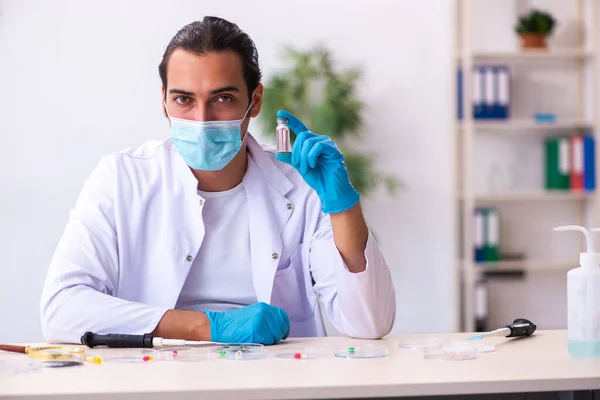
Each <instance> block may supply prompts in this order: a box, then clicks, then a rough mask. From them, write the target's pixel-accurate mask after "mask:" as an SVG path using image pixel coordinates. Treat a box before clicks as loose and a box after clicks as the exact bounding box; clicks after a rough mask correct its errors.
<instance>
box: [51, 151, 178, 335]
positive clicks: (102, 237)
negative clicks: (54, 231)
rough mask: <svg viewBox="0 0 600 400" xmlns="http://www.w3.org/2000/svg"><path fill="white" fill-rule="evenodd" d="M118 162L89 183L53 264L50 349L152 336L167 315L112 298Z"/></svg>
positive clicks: (105, 165)
mask: <svg viewBox="0 0 600 400" xmlns="http://www.w3.org/2000/svg"><path fill="white" fill-rule="evenodd" d="M115 157H116V156H108V157H105V158H104V159H102V161H101V162H100V163H99V165H98V167H97V168H96V169H95V170H94V171H93V173H92V174H91V176H90V177H89V178H88V179H87V180H86V182H85V185H84V188H83V190H82V191H81V193H80V195H79V198H78V199H77V203H76V205H75V207H74V209H73V210H72V211H71V213H70V217H69V221H68V222H67V226H66V227H65V230H64V232H63V235H62V237H61V239H60V242H59V244H58V246H57V248H56V251H55V253H54V256H53V257H52V260H51V262H50V266H49V269H48V273H47V276H46V282H45V285H44V288H43V291H42V299H41V323H42V331H43V334H44V336H45V338H46V341H48V342H49V343H79V341H80V338H81V336H82V335H83V334H84V333H85V332H86V331H92V332H96V333H129V334H141V333H149V332H151V331H153V330H154V328H155V327H156V325H157V324H158V322H159V321H160V319H161V318H162V316H163V315H164V313H165V312H166V311H167V309H166V308H160V307H153V306H148V305H145V304H141V303H136V302H131V301H126V300H123V299H119V298H117V297H114V296H113V295H114V293H115V292H116V289H117V285H118V277H119V257H118V248H117V233H116V230H115V208H114V198H115V197H114V195H115V190H114V188H115V176H116V159H115Z"/></svg>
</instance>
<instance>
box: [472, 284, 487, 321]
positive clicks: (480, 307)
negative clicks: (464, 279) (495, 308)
mask: <svg viewBox="0 0 600 400" xmlns="http://www.w3.org/2000/svg"><path fill="white" fill-rule="evenodd" d="M487 319H488V289H487V283H486V282H485V280H484V279H483V278H479V279H477V281H476V283H475V331H476V332H487V331H488V328H487Z"/></svg>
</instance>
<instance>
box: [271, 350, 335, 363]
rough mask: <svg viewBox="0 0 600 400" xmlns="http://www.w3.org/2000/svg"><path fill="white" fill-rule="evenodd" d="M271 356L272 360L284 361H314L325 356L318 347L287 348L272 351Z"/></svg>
mask: <svg viewBox="0 0 600 400" xmlns="http://www.w3.org/2000/svg"><path fill="white" fill-rule="evenodd" d="M271 354H272V356H273V358H283V359H286V360H314V359H317V358H324V357H325V356H326V355H327V353H326V351H325V349H323V348H318V347H305V348H300V347H298V348H296V347H292V348H290V347H288V348H283V349H280V350H273V351H272V352H271Z"/></svg>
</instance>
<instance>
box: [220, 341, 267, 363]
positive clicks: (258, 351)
mask: <svg viewBox="0 0 600 400" xmlns="http://www.w3.org/2000/svg"><path fill="white" fill-rule="evenodd" d="M263 347H264V346H263V345H262V344H258V343H230V344H223V345H220V346H217V347H216V348H214V349H213V350H212V351H211V352H210V354H211V357H212V358H214V359H215V360H235V361H241V360H260V359H262V358H265V352H264V348H263Z"/></svg>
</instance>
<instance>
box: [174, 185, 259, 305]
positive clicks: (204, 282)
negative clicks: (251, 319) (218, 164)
mask: <svg viewBox="0 0 600 400" xmlns="http://www.w3.org/2000/svg"><path fill="white" fill-rule="evenodd" d="M243 185H244V183H243V182H242V183H240V184H239V185H237V186H236V187H234V188H233V189H230V190H226V191H224V192H202V191H198V195H199V196H200V197H201V198H202V199H204V200H203V201H202V200H200V202H199V207H202V217H203V220H204V229H205V235H204V241H203V242H202V246H201V247H200V251H199V252H198V255H197V257H196V259H195V260H194V263H193V264H192V267H191V269H190V273H189V274H188V276H187V279H186V281H185V283H184V285H183V289H182V291H181V293H180V295H179V299H178V300H177V304H176V305H175V308H176V309H184V310H194V311H204V310H211V311H224V310H231V309H234V308H239V307H243V306H247V305H249V304H253V303H256V301H257V300H256V292H255V290H254V284H253V281H252V263H251V259H250V228H249V225H248V224H249V223H248V203H247V202H246V190H245V189H244V186H243Z"/></svg>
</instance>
